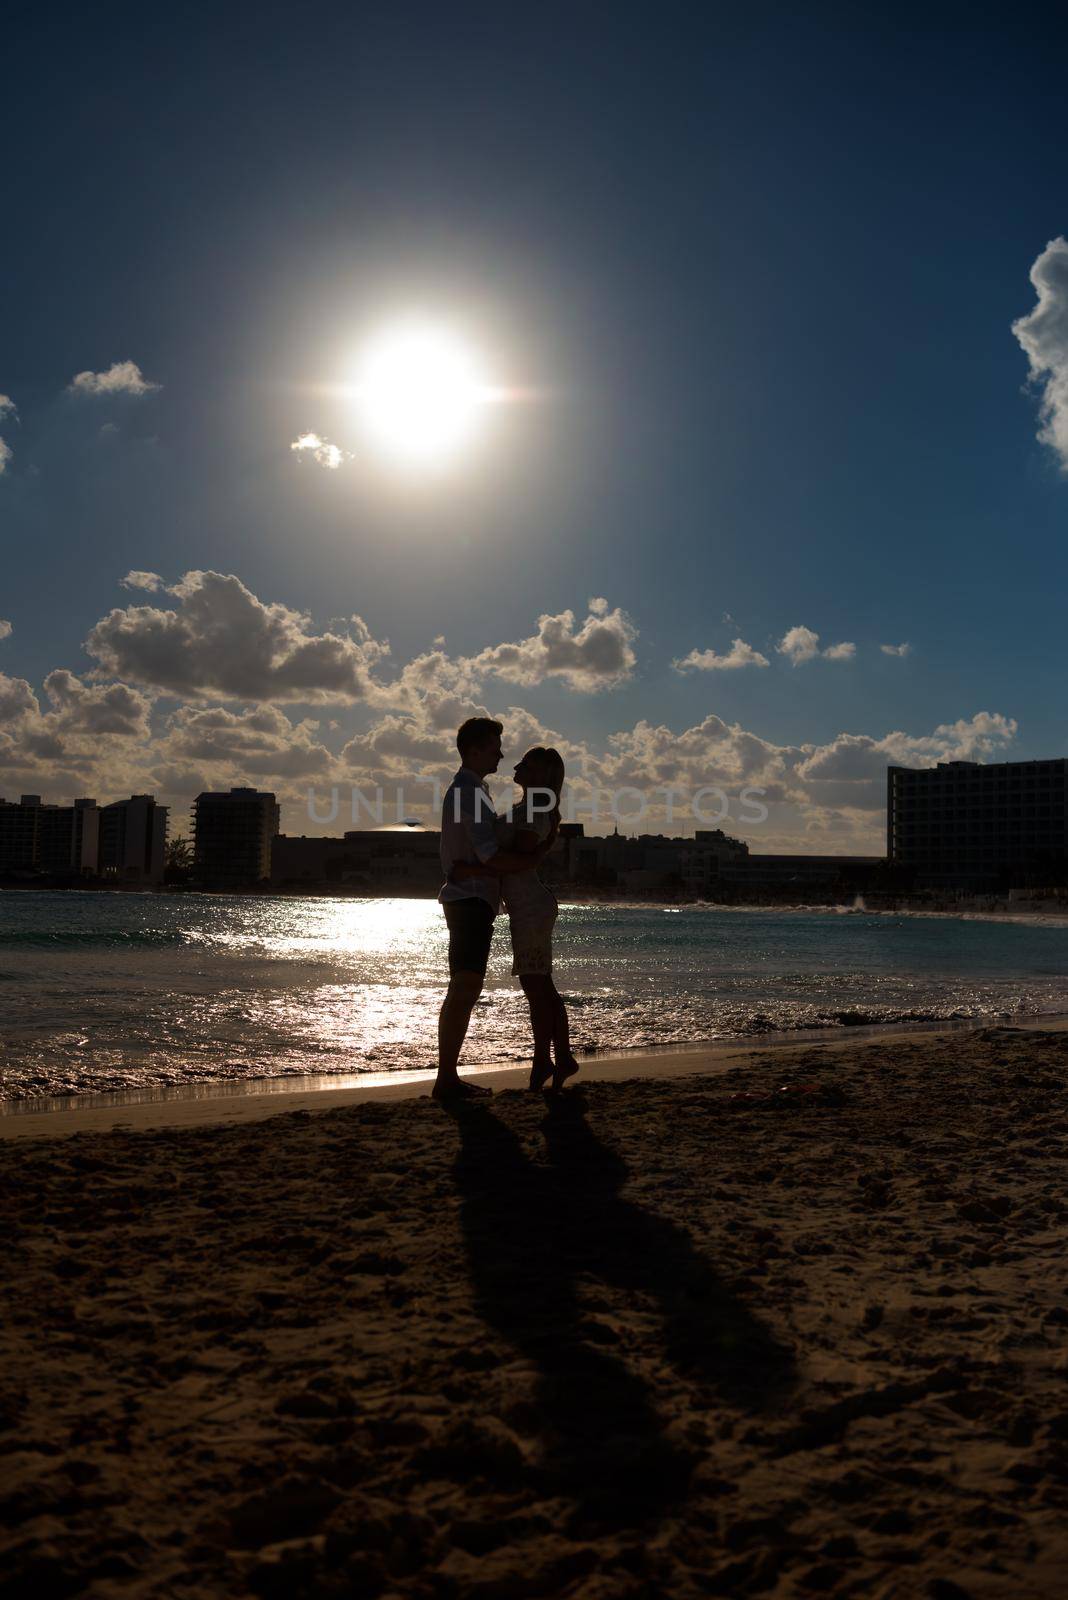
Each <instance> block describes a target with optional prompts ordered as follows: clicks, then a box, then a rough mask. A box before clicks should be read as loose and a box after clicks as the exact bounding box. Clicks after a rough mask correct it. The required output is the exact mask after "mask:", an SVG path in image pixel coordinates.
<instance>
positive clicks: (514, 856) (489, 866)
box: [449, 828, 556, 883]
mask: <svg viewBox="0 0 1068 1600" xmlns="http://www.w3.org/2000/svg"><path fill="white" fill-rule="evenodd" d="M524 840H530V841H531V842H530V843H529V845H528V844H525V843H521V841H524ZM555 842H556V834H555V832H553V833H550V835H549V837H548V838H547V839H539V838H538V835H537V834H536V833H535V832H534V831H533V829H526V828H524V829H523V831H522V833H519V834H517V835H516V837H515V839H514V840H513V846H514V847H513V849H511V850H498V851H497V853H496V855H493V856H490V858H489V860H488V861H486V862H484V863H482V864H480V865H475V864H474V863H473V862H470V861H458V862H457V863H456V865H455V866H454V867H453V869H452V871H451V872H450V873H449V881H450V882H451V883H464V882H465V881H466V880H467V879H468V878H488V877H489V876H490V875H491V874H492V875H495V876H497V877H508V876H510V875H511V873H513V872H529V871H530V870H531V869H532V868H533V867H536V866H537V865H538V863H539V861H542V860H544V858H545V857H546V856H547V855H548V853H549V851H550V850H551V849H552V847H553V845H554V844H555Z"/></svg>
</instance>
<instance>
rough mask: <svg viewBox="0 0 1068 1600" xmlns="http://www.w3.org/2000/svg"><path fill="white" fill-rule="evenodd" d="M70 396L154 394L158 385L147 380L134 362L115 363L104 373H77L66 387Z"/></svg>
mask: <svg viewBox="0 0 1068 1600" xmlns="http://www.w3.org/2000/svg"><path fill="white" fill-rule="evenodd" d="M67 387H68V389H69V390H70V392H71V394H80V395H101V394H103V395H109V394H129V395H138V396H140V395H145V394H154V393H155V392H156V390H157V389H159V387H160V385H159V384H158V383H152V382H150V381H149V379H147V378H146V377H145V376H144V375H143V373H142V371H141V368H140V367H139V366H138V365H137V362H136V361H116V362H113V364H112V365H111V366H110V367H109V368H108V370H107V371H106V372H78V373H76V374H75V376H74V377H73V378H72V379H71V380H70V383H69V384H68V385H67Z"/></svg>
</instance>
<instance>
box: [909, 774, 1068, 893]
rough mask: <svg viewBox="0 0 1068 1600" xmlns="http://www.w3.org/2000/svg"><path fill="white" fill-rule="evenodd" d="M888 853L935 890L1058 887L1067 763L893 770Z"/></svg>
mask: <svg viewBox="0 0 1068 1600" xmlns="http://www.w3.org/2000/svg"><path fill="white" fill-rule="evenodd" d="M886 853H887V855H888V857H889V858H890V861H891V862H892V863H893V864H894V865H895V866H900V867H906V868H909V869H911V870H912V871H913V872H914V874H915V878H916V882H917V883H919V884H921V885H928V886H931V887H945V888H962V889H967V888H974V887H983V886H990V885H993V884H997V883H998V882H1001V881H1004V880H1005V879H1006V878H1008V877H1017V878H1020V877H1023V878H1028V879H1031V880H1035V881H1037V880H1040V879H1042V878H1043V877H1047V878H1049V879H1050V880H1053V879H1054V878H1055V877H1056V875H1057V874H1059V873H1063V872H1064V871H1065V869H1066V867H1068V760H1065V759H1057V760H1053V761H998V762H991V763H990V764H989V765H984V764H981V763H980V762H977V761H943V762H939V764H938V766H936V767H925V768H921V769H918V770H917V769H914V768H911V767H889V768H888V769H887V774H886Z"/></svg>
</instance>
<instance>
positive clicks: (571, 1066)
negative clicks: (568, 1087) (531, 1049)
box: [553, 1051, 579, 1093]
mask: <svg viewBox="0 0 1068 1600" xmlns="http://www.w3.org/2000/svg"><path fill="white" fill-rule="evenodd" d="M578 1069H579V1064H578V1062H577V1061H576V1060H575V1058H574V1056H573V1055H572V1054H571V1052H570V1051H568V1053H567V1055H566V1056H558V1057H557V1061H556V1066H555V1067H554V1068H553V1092H554V1093H555V1092H556V1091H557V1090H559V1089H562V1088H563V1086H564V1083H565V1081H566V1080H567V1079H568V1078H573V1077H574V1076H575V1073H576V1072H577V1071H578Z"/></svg>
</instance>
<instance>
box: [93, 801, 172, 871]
mask: <svg viewBox="0 0 1068 1600" xmlns="http://www.w3.org/2000/svg"><path fill="white" fill-rule="evenodd" d="M167 819H168V807H167V806H161V805H157V804H156V797H155V795H151V794H132V795H131V796H130V798H129V800H114V801H112V803H111V805H108V806H104V807H103V809H102V810H101V812H100V872H101V875H102V876H103V877H109V878H118V879H120V880H121V881H122V882H123V883H162V881H163V868H164V865H165V858H166V852H167Z"/></svg>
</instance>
